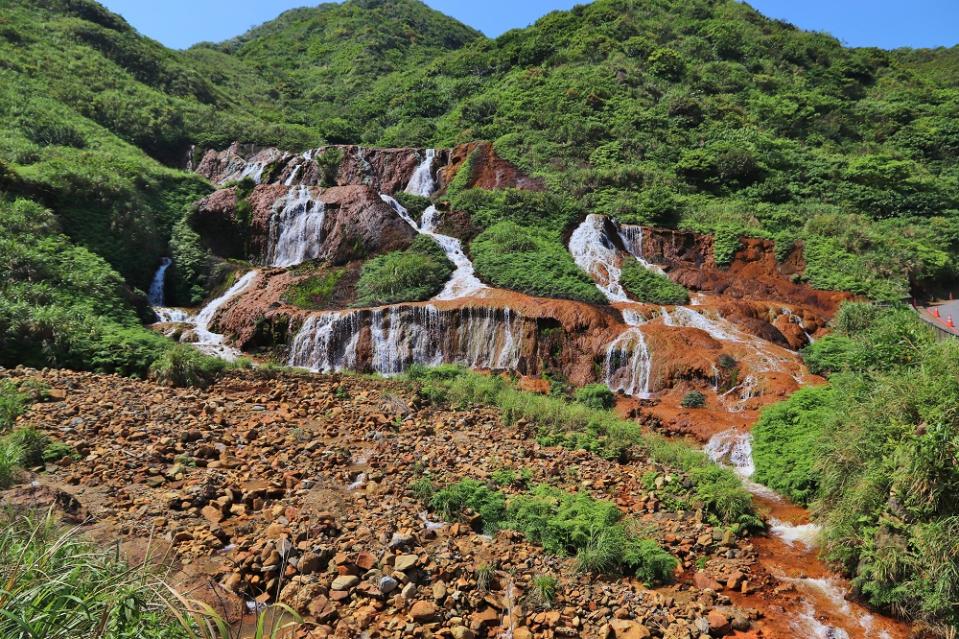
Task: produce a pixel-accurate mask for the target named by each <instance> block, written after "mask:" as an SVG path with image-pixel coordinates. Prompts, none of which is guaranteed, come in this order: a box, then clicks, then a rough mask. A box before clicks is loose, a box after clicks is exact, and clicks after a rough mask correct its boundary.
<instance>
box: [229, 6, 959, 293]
mask: <svg viewBox="0 0 959 639" xmlns="http://www.w3.org/2000/svg"><path fill="white" fill-rule="evenodd" d="M416 6H417V3H416V2H413V1H412V0H402V1H399V0H397V1H394V2H390V1H384V2H356V1H354V2H346V3H345V4H344V5H342V6H341V7H330V6H328V5H323V6H321V7H320V8H319V9H316V10H302V11H297V12H291V13H288V14H285V15H284V16H283V17H282V18H281V19H279V20H277V21H275V22H273V23H270V24H269V25H265V26H264V27H261V28H259V29H256V30H254V31H252V32H250V33H249V34H247V35H246V36H244V37H243V38H242V39H241V40H240V41H239V42H238V43H229V44H228V45H225V46H224V49H225V50H227V51H230V52H236V53H237V55H240V56H241V57H243V58H244V59H247V60H252V61H254V63H255V64H257V65H259V66H260V67H261V68H263V69H266V68H270V69H274V68H277V69H282V70H284V72H286V73H288V74H289V75H288V77H289V78H295V81H294V82H293V83H292V84H287V81H286V80H284V85H285V86H284V91H285V92H286V93H285V98H284V99H285V103H286V104H287V105H289V106H291V107H293V108H296V105H302V104H304V102H307V103H308V102H313V103H314V104H313V106H311V107H308V108H306V109H304V110H303V111H302V112H304V113H311V114H312V115H314V116H317V117H319V118H320V119H322V120H324V121H330V120H333V119H335V120H336V121H337V122H338V123H340V124H342V125H344V127H345V130H346V131H347V133H348V134H349V137H350V138H351V139H353V140H362V141H364V142H366V143H371V144H384V145H407V144H409V145H423V144H436V145H448V144H453V143H457V142H464V141H468V140H472V139H477V138H484V139H490V140H495V141H496V148H497V150H498V151H499V152H500V153H501V154H503V155H504V156H506V157H507V158H509V159H511V160H513V161H514V162H516V163H517V164H519V165H520V166H522V167H524V168H525V169H526V170H527V171H529V172H531V173H533V174H534V175H538V176H541V177H543V178H545V179H546V181H547V182H548V184H549V185H550V187H551V188H552V190H554V191H555V192H556V193H562V194H568V196H569V198H570V199H571V200H572V204H573V206H575V207H576V208H577V209H578V210H580V211H591V212H599V213H607V214H611V215H616V216H618V217H620V218H625V219H629V220H632V221H641V222H647V223H657V224H667V225H673V224H679V225H681V226H685V227H689V228H693V229H696V230H701V231H709V232H720V233H723V234H725V235H736V234H740V233H742V234H752V235H759V236H766V237H772V238H775V239H776V240H777V241H778V242H779V243H780V244H781V253H782V254H785V253H786V252H787V251H788V248H789V247H790V246H791V244H792V243H793V242H795V241H798V240H805V241H806V242H807V243H808V245H809V247H808V248H809V251H808V255H809V262H810V264H809V266H810V269H809V273H808V277H809V279H810V280H811V282H812V283H813V284H814V285H816V286H818V287H822V288H842V289H847V290H852V291H855V292H858V293H864V294H867V295H871V296H873V297H876V298H881V299H890V298H900V297H904V296H906V295H907V294H908V290H909V285H910V282H911V281H916V280H927V279H932V278H936V277H943V276H947V275H950V274H952V273H953V267H952V265H951V258H952V257H953V256H954V254H955V251H956V238H957V234H959V224H957V214H956V210H957V207H959V169H957V161H956V160H957V152H959V127H957V125H956V124H955V122H956V115H957V113H959V92H957V90H956V89H955V86H956V83H955V78H956V70H957V68H959V66H957V64H956V58H957V54H956V53H955V50H953V51H935V52H911V51H896V52H887V51H882V50H879V49H847V48H844V47H842V46H841V45H840V43H839V42H838V41H837V40H836V39H834V38H832V37H830V36H828V35H825V34H819V33H808V32H803V31H799V30H797V29H795V28H793V27H792V26H790V25H788V24H786V23H783V22H780V21H774V20H770V19H767V18H765V17H763V16H762V15H760V14H759V13H757V12H756V11H754V10H753V9H751V8H750V7H749V6H748V5H745V4H741V3H739V2H736V1H734V0H715V1H708V0H699V1H695V2H687V1H683V2H679V1H678V0H654V1H642V2H640V1H637V0H598V1H597V2H594V3H592V4H590V5H586V6H580V7H576V8H574V9H573V10H572V11H569V12H555V13H552V14H549V15H548V16H546V17H544V18H542V19H541V20H539V21H538V22H537V23H536V24H535V25H533V26H532V27H530V28H528V29H520V30H514V31H510V32H508V33H506V34H504V35H502V36H501V37H499V38H498V39H496V40H489V39H485V38H476V39H474V40H472V41H471V42H469V43H468V44H466V45H465V46H462V47H461V48H460V47H454V50H453V51H451V52H449V53H447V54H445V55H432V56H428V59H427V58H424V56H423V55H422V53H423V50H417V51H418V52H417V53H416V54H412V55H410V57H409V59H408V60H407V62H410V61H415V62H416V63H415V64H408V63H407V64H401V62H402V61H403V57H404V55H406V54H407V53H408V52H409V51H411V50H413V49H414V48H415V47H411V48H402V47H401V48H399V49H396V50H395V51H394V49H392V48H391V49H390V51H391V53H390V55H389V56H387V57H386V58H384V59H383V60H382V61H380V62H379V63H378V64H367V58H366V57H360V58H358V59H360V60H363V62H364V63H363V64H359V65H354V64H353V63H352V62H353V59H354V58H353V57H352V55H351V56H350V57H341V56H340V55H338V54H336V53H334V50H336V51H350V52H351V54H353V55H356V54H357V51H359V50H360V49H363V51H364V52H366V53H371V52H375V51H377V50H378V49H377V48H376V47H377V46H379V45H386V44H387V43H390V44H391V47H392V46H395V45H396V42H399V43H401V44H402V43H404V42H406V41H405V40H404V39H403V38H402V37H400V38H398V39H395V38H393V37H387V34H386V33H384V32H381V31H380V30H379V29H378V28H377V27H375V26H374V25H376V24H379V23H378V22H377V18H379V17H380V16H382V15H384V14H388V15H390V16H394V15H398V14H399V15H405V14H406V13H412V12H413V11H414V9H415V7H416ZM419 10H420V11H421V12H425V11H426V10H425V9H424V8H423V7H419ZM386 24H387V27H384V29H388V30H389V34H390V35H391V36H392V35H395V34H394V29H395V28H396V23H395V22H389V21H388V22H386ZM403 24H408V21H407V22H404V23H403ZM331 25H336V28H341V29H343V31H341V32H337V31H332V33H333V35H334V36H335V35H336V34H337V33H339V34H341V35H344V37H345V34H347V33H350V34H354V33H359V34H361V35H360V36H359V37H358V39H357V40H355V41H354V40H350V45H349V46H348V47H347V48H346V49H336V47H337V40H336V38H335V37H334V38H332V39H331V37H330V35H331V30H332V29H334V27H332V26H331ZM425 33H428V31H425V30H422V29H416V28H415V27H414V28H411V29H409V30H408V31H407V32H406V35H407V37H413V36H414V34H415V35H419V34H425ZM371 34H375V35H376V36H377V37H376V38H375V39H373V44H370V42H371V38H372V35H371ZM427 39H428V40H429V39H431V38H427ZM461 41H463V42H465V41H466V38H460V39H459V40H457V42H456V43H455V44H460V42H461ZM364 47H366V48H365V49H364ZM373 57H376V56H375V54H374V55H373ZM367 73H374V74H375V75H376V77H377V78H378V79H377V80H376V81H374V82H371V83H369V84H368V86H367V85H366V84H365V83H363V82H360V79H361V78H363V77H364V76H365V75H366V74H367ZM383 73H386V75H385V76H384V75H382V74H383ZM944 78H949V79H951V81H944ZM357 86H361V87H362V88H361V89H360V90H359V93H358V94H357V93H356V92H355V91H356V90H357V89H356V87H357ZM316 102H319V103H322V104H315V103H316ZM311 109H312V110H311Z"/></svg>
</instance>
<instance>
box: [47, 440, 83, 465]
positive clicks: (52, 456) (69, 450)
mask: <svg viewBox="0 0 959 639" xmlns="http://www.w3.org/2000/svg"><path fill="white" fill-rule="evenodd" d="M66 457H69V458H70V459H72V460H74V461H79V460H80V459H81V458H80V455H79V454H77V451H76V450H74V448H73V446H70V445H69V444H67V443H64V442H56V441H55V442H50V443H49V444H47V446H46V447H45V448H44V449H43V461H44V462H46V463H50V464H53V463H55V462H58V461H60V460H61V459H64V458H66Z"/></svg>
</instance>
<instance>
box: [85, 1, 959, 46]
mask: <svg viewBox="0 0 959 639" xmlns="http://www.w3.org/2000/svg"><path fill="white" fill-rule="evenodd" d="M101 1H102V2H103V4H105V5H106V6H108V7H109V8H110V9H112V10H113V11H115V12H117V13H119V14H121V15H122V16H124V17H125V18H126V19H127V20H128V21H129V22H130V23H131V24H132V25H133V26H134V27H136V28H137V29H138V30H139V31H140V32H141V33H144V34H146V35H148V36H150V37H151V38H155V39H157V40H159V41H160V42H162V43H164V44H166V45H167V46H170V47H174V48H185V47H188V46H190V45H191V44H195V43H196V42H200V41H202V40H212V41H219V40H226V39H227V38H231V37H233V36H236V35H239V34H241V33H243V32H244V31H246V30H247V29H249V28H250V27H252V26H255V25H258V24H260V23H262V22H266V21H267V20H270V19H272V18H275V17H276V16H277V15H278V14H279V13H280V12H282V11H285V10H286V9H291V8H293V7H300V6H310V5H316V4H317V3H318V2H317V0H163V1H162V2H147V1H144V0H101ZM426 3H427V4H429V5H430V6H432V7H434V8H435V9H438V10H440V11H442V12H443V13H446V14H448V15H451V16H453V17H455V18H457V19H459V20H460V21H462V22H465V23H466V24H468V25H470V26H473V27H475V28H477V29H479V30H480V31H483V32H484V33H486V34H487V35H490V36H496V35H499V34H500V33H502V32H503V31H506V30H507V29H512V28H514V27H525V26H526V25H528V24H530V23H532V22H535V21H536V19H537V18H539V17H540V16H542V15H544V14H546V13H548V12H550V11H553V10H556V9H568V8H570V7H572V6H573V5H575V4H580V3H581V2H577V1H576V0H482V1H480V2H478V1H476V0H426ZM750 4H752V5H753V6H754V7H756V8H757V9H759V10H760V11H762V12H763V13H764V14H766V15H768V16H771V17H774V18H781V19H784V20H788V21H789V22H792V23H793V24H795V25H796V26H798V27H801V28H803V29H809V30H815V31H827V32H829V33H831V34H833V35H834V36H836V37H838V38H839V39H840V40H842V41H843V42H845V43H846V44H848V45H850V46H877V47H883V48H894V47H900V46H912V47H935V46H953V45H956V44H959V0H752V1H751V2H750Z"/></svg>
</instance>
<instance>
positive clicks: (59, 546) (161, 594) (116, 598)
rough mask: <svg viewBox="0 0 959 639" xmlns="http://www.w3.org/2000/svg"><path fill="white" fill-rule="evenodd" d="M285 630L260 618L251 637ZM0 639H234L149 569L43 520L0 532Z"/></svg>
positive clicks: (7, 524)
mask: <svg viewBox="0 0 959 639" xmlns="http://www.w3.org/2000/svg"><path fill="white" fill-rule="evenodd" d="M285 610H288V609H285ZM290 612H292V611H290ZM288 625H289V624H288V623H286V624H284V623H277V624H270V625H267V620H266V617H265V616H264V617H262V618H261V619H259V620H258V624H257V626H258V634H256V635H255V637H256V638H257V639H269V638H274V637H275V638H279V637H281V636H284V635H283V633H284V632H285V630H286V629H287V628H288ZM0 637H4V639H233V631H232V630H231V628H230V627H229V626H228V625H227V624H226V622H225V621H224V620H223V619H222V618H221V617H220V616H219V615H218V614H217V613H216V612H215V611H214V610H213V609H212V608H210V607H209V606H206V605H204V604H201V603H198V602H191V601H189V600H187V599H185V598H184V597H183V596H182V595H179V594H178V593H176V592H175V591H173V590H171V589H169V588H168V587H167V586H165V585H164V584H163V583H162V581H161V580H160V578H159V575H157V573H156V571H155V570H154V569H153V568H151V566H150V565H148V564H146V563H144V564H143V565H140V566H131V565H129V564H127V563H125V562H124V561H123V560H122V559H121V558H120V556H119V553H118V551H117V550H116V549H113V550H107V551H105V550H103V549H100V548H97V547H95V546H93V545H92V544H90V543H88V542H86V541H84V540H83V539H82V538H81V537H80V536H79V534H78V531H77V530H76V529H73V530H64V529H62V528H61V527H59V526H58V525H57V523H56V522H55V520H54V519H53V517H52V516H51V515H50V514H49V513H48V514H46V515H37V514H36V513H27V514H12V513H8V514H6V515H5V516H4V517H3V519H2V528H0Z"/></svg>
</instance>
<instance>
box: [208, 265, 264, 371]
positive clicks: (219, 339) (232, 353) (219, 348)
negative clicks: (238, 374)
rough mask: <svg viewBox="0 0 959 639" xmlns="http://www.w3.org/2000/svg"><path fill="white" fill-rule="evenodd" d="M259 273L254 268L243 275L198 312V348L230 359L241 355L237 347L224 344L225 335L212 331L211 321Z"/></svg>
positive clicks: (209, 353)
mask: <svg viewBox="0 0 959 639" xmlns="http://www.w3.org/2000/svg"><path fill="white" fill-rule="evenodd" d="M257 275H259V271H257V270H252V271H249V272H248V273H246V274H244V275H243V277H241V278H240V279H238V280H237V281H236V282H235V283H234V284H233V286H231V287H230V288H229V289H228V290H227V291H226V292H225V293H223V294H222V295H220V296H219V297H217V298H216V299H214V300H212V301H211V302H210V303H209V304H207V305H206V306H204V307H203V308H202V309H201V310H200V312H199V313H197V315H196V317H195V318H194V320H193V330H194V333H196V337H197V341H196V342H195V343H194V344H193V345H194V346H196V348H198V349H199V350H201V351H202V352H204V353H206V354H207V355H215V356H217V357H220V358H222V359H226V360H230V361H232V360H234V359H236V358H237V357H238V356H239V355H240V352H239V351H238V350H237V349H235V348H232V347H230V346H227V345H226V344H224V337H223V335H220V334H219V333H213V332H212V331H210V322H212V321H213V317H214V316H215V315H216V314H217V312H218V311H219V310H220V309H221V308H222V307H223V305H224V304H226V303H227V302H229V301H230V300H232V299H233V298H234V297H236V296H237V295H239V294H240V293H243V292H244V291H245V290H246V289H247V288H248V287H249V286H250V284H252V283H253V280H254V279H256V276H257Z"/></svg>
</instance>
